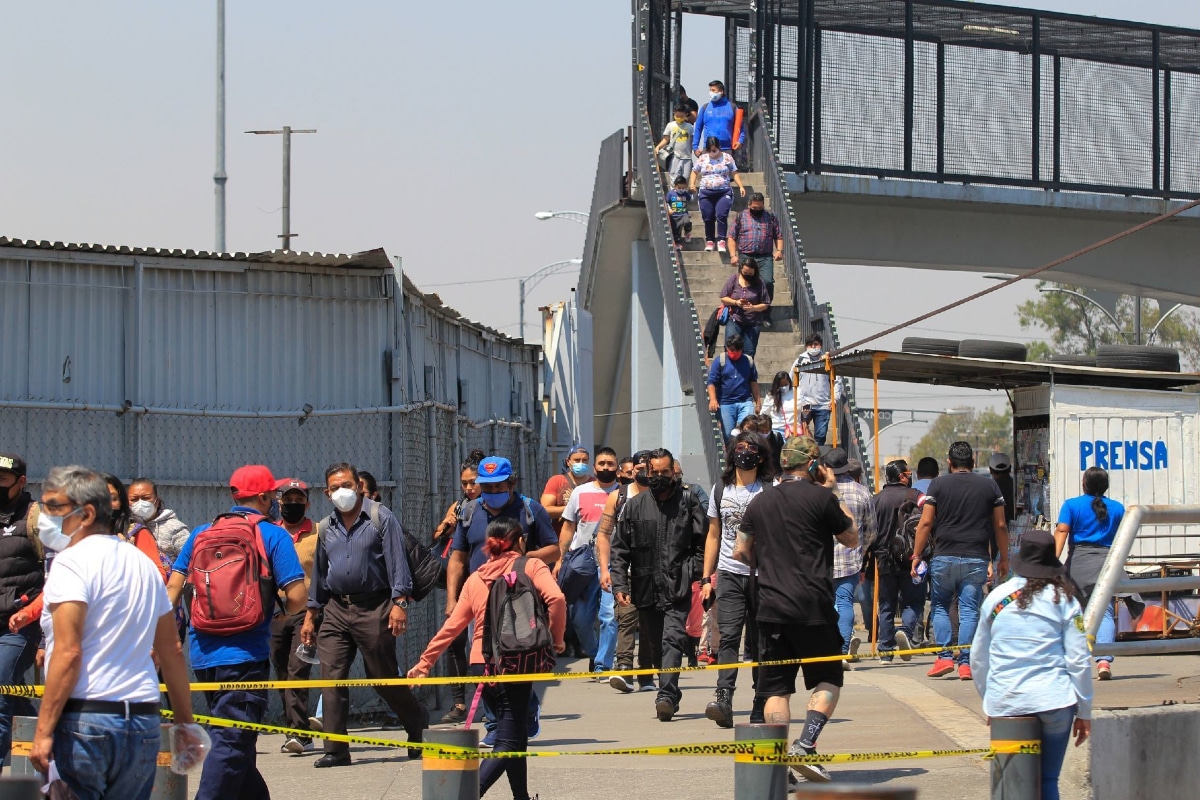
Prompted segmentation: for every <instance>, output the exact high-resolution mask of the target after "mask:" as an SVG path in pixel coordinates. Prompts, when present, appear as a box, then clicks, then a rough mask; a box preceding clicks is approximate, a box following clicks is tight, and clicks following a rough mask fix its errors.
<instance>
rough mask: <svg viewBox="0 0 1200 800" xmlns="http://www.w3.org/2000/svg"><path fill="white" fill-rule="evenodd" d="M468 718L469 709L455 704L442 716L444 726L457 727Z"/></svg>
mask: <svg viewBox="0 0 1200 800" xmlns="http://www.w3.org/2000/svg"><path fill="white" fill-rule="evenodd" d="M466 718H467V707H466V706H464V705H462V704H460V703H455V704H454V707H453V708H451V709H450V710H449V711H447V712H446V713H445V714H443V715H442V724H443V725H457V724H458V723H460V722H463V721H465V720H466Z"/></svg>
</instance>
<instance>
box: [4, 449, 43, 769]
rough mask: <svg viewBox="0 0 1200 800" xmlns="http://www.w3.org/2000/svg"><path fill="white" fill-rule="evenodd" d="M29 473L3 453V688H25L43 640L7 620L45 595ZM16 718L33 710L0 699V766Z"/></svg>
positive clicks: (36, 629) (34, 628)
mask: <svg viewBox="0 0 1200 800" xmlns="http://www.w3.org/2000/svg"><path fill="white" fill-rule="evenodd" d="M25 472H26V468H25V460H24V459H23V458H21V457H20V456H18V455H14V454H12V453H0V683H6V684H23V683H25V673H26V672H27V671H28V670H29V668H30V667H32V666H33V658H34V656H35V655H36V654H37V647H38V642H40V641H41V639H42V629H41V627H40V626H39V625H38V624H37V623H31V624H29V625H26V626H25V627H24V628H22V629H21V630H20V631H18V632H17V633H11V632H10V631H9V630H8V620H9V618H10V617H12V615H13V614H14V613H16V611H17V610H18V609H19V608H20V607H21V606H23V605H25V604H26V603H28V602H29V601H30V600H33V598H35V597H37V596H38V595H39V594H41V592H42V583H43V582H44V580H45V575H44V572H43V569H42V547H41V543H40V542H39V541H38V532H37V512H36V511H32V509H34V508H35V504H34V502H33V498H32V497H31V496H30V495H29V492H27V491H26V490H25V483H26V476H25ZM22 597H24V598H25V599H24V600H22ZM16 714H20V715H23V716H34V713H33V706H31V705H30V703H29V701H28V700H26V699H24V698H20V697H13V696H10V695H0V761H2V760H3V759H4V757H5V756H7V755H8V749H9V746H10V744H11V741H12V718H13V716H14V715H16Z"/></svg>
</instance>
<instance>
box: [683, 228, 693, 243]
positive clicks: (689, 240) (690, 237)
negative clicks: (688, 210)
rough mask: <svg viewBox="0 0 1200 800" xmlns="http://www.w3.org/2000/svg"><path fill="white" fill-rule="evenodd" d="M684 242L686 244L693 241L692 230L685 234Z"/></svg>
mask: <svg viewBox="0 0 1200 800" xmlns="http://www.w3.org/2000/svg"><path fill="white" fill-rule="evenodd" d="M683 242H684V244H691V243H692V232H691V231H688V232H687V233H685V234H683Z"/></svg>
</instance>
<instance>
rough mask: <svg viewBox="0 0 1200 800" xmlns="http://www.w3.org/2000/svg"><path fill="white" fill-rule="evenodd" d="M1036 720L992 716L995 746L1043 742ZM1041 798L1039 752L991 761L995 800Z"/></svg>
mask: <svg viewBox="0 0 1200 800" xmlns="http://www.w3.org/2000/svg"><path fill="white" fill-rule="evenodd" d="M1041 740H1042V722H1041V720H1039V719H1038V718H1037V717H992V747H995V748H1001V747H1003V746H1005V745H1007V744H1008V743H1010V742H1026V741H1030V742H1040V741H1041ZM1041 796H1042V757H1041V756H1040V755H1038V754H1036V753H1014V754H1011V755H1007V754H1005V755H997V756H996V757H995V758H994V759H993V760H992V800H1037V798H1039V797H1041Z"/></svg>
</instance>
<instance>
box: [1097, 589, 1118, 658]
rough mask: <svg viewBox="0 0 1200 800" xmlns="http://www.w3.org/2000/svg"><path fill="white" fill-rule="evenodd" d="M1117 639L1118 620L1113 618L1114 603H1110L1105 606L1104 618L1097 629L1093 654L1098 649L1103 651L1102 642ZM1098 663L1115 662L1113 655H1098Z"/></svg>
mask: <svg viewBox="0 0 1200 800" xmlns="http://www.w3.org/2000/svg"><path fill="white" fill-rule="evenodd" d="M1116 640H1117V621H1116V619H1114V618H1113V604H1112V603H1109V604H1108V605H1107V606H1105V607H1104V619H1102V620H1100V630H1098V631H1096V645H1097V647H1096V648H1094V649H1093V654H1094V653H1095V652H1096V651H1097V650H1098V651H1100V652H1103V650H1104V649H1103V648H1101V647H1099V645H1102V644H1108V643H1109V642H1115V641H1116ZM1095 658H1096V663H1099V662H1101V661H1106V662H1108V663H1109V664H1111V663H1112V662H1113V657H1112V656H1099V655H1098V656H1096V657H1095Z"/></svg>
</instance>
